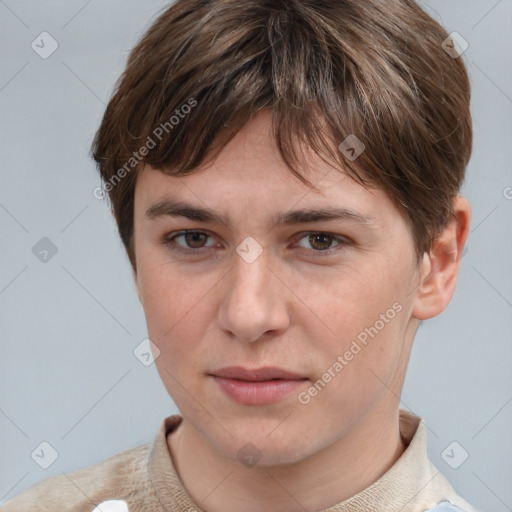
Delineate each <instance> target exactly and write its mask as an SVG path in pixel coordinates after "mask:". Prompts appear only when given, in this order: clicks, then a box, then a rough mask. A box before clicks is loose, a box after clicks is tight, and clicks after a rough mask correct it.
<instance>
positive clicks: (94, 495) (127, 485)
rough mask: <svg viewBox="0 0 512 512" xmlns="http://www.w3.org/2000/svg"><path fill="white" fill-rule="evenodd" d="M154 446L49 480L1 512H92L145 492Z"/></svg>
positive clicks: (1, 508) (129, 452) (18, 498)
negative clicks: (150, 453) (112, 502)
mask: <svg viewBox="0 0 512 512" xmlns="http://www.w3.org/2000/svg"><path fill="white" fill-rule="evenodd" d="M150 449H151V445H150V444H146V445H140V446H137V447H135V448H131V449H129V450H125V451H123V452H119V453H117V454H115V455H113V456H111V457H109V458H107V459H105V460H103V461H101V462H99V463H98V464H94V465H91V466H87V467H85V468H82V469H79V470H77V471H74V472H71V473H63V474H62V475H57V476H52V477H49V478H47V479H45V480H43V481H41V482H39V483H38V484H36V485H34V486H33V487H31V488H29V489H26V490H24V491H22V492H21V493H20V494H18V495H17V496H15V497H14V498H12V499H11V500H9V501H7V502H6V503H4V504H3V505H2V506H0V512H21V511H23V512H36V511H37V512H61V511H62V512H68V511H71V510H72V511H73V512H82V511H83V512H90V511H91V510H93V509H94V508H95V506H96V505H97V504H98V503H101V502H102V501H107V500H111V499H123V498H125V497H127V496H130V497H132V496H133V495H134V494H136V492H137V491H139V490H140V491H141V492H143V491H144V487H145V485H146V483H147V480H148V479H147V459H148V454H149V451H150Z"/></svg>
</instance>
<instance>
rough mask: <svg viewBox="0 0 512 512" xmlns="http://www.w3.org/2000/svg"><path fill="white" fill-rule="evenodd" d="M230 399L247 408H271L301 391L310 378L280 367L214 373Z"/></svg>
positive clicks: (234, 367) (229, 368)
mask: <svg viewBox="0 0 512 512" xmlns="http://www.w3.org/2000/svg"><path fill="white" fill-rule="evenodd" d="M210 376H212V377H213V379H214V380H215V382H216V383H217V385H218V386H219V388H220V389H221V390H222V391H223V392H224V393H225V395H227V396H228V397H229V398H230V399H232V400H233V401H235V402H236V403H239V404H244V405H267V404H271V403H274V402H277V401H279V400H281V399H282V398H284V397H285V396H286V395H289V394H290V393H291V392H292V391H294V390H297V388H299V387H300V386H302V385H303V384H304V382H306V381H307V380H308V379H307V378H306V377H304V376H301V375H299V374H297V373H294V372H291V371H288V370H285V369H282V368H276V367H265V368H258V369H247V368H243V367H241V366H230V367H227V368H221V369H219V370H216V371H214V372H212V373H211V374H210Z"/></svg>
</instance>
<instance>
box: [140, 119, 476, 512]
mask: <svg viewBox="0 0 512 512" xmlns="http://www.w3.org/2000/svg"><path fill="white" fill-rule="evenodd" d="M305 154H306V158H307V163H308V164H309V166H310V167H309V169H310V170H309V172H310V174H309V175H308V176H310V177H312V178H313V181H314V182H315V183H316V184H317V185H318V186H319V187H320V189H321V192H320V193H317V192H315V191H313V190H311V189H310V188H309V187H307V186H306V185H304V184H302V183H301V182H300V181H299V180H297V179H296V178H295V177H293V175H292V174H291V173H290V171H289V170H288V168H287V167H286V165H285V164H284V162H283V161H282V159H281V158H280V155H279V152H278V149H277V146H276V144H275V141H274V139H273V138H272V136H271V132H270V114H269V113H268V112H262V113H259V114H258V115H257V116H255V117H254V118H253V119H252V120H251V121H250V122H249V123H248V124H247V125H246V126H245V127H244V128H243V129H242V130H241V131H240V132H239V133H238V134H237V136H236V137H235V138H234V139H233V140H232V141H231V142H230V143H229V144H228V145H227V146H226V147H225V148H224V149H223V150H222V151H221V153H220V154H219V155H218V157H217V159H216V160H215V161H214V162H213V164H211V165H208V166H203V167H200V168H198V170H197V172H195V173H194V174H192V175H189V176H186V177H181V178H176V177H171V176H168V175H165V174H164V173H163V172H161V171H160V170H158V169H154V168H151V167H150V166H146V167H145V169H144V170H143V171H142V172H141V174H140V175H139V177H138V179H137V185H136V189H135V207H134V236H135V240H134V241H135V257H136V271H134V278H135V283H136V287H137V292H138V294H139V298H140V301H141V303H142V305H143V308H144V311H145V315H146V320H147V326H148V334H149V338H150V339H151V340H152V341H153V343H154V344H155V345H156V346H157V347H158V348H159V350H160V355H159V356H158V357H157V359H156V361H155V363H156V366H157V369H158V372H159V374H160V376H161V378H162V381H163V383H164V385H165V387H166V389H167V391H168V392H169V394H170V395H171V396H172V398H173V400H174V402H175V403H176V405H177V407H178V409H179V410H180V413H181V415H182V416H183V418H184V420H183V422H182V424H181V425H180V427H179V428H178V429H177V431H175V432H174V433H172V435H169V436H168V445H169V448H170V450H171V453H172V457H173V461H174V463H175V465H176V468H177V471H178V474H179V476H180V478H181V480H182V482H183V484H184V486H185V488H186V489H187V491H188V492H189V494H190V495H191V497H192V498H193V500H194V501H195V502H196V503H197V504H198V505H199V506H200V507H201V508H202V509H203V510H206V511H208V512H221V511H222V512H234V511H239V510H240V509H242V508H243V510H245V511H246V512H256V511H258V512H259V511H261V510H268V511H272V512H281V511H282V512H284V511H286V512H293V511H304V510H308V511H312V510H318V509H321V508H325V507H328V506H331V505H333V504H336V503H339V502H340V501H342V500H345V499H347V498H349V497H351V496H353V495H354V494H356V493H357V492H359V491H361V490H363V489H364V488H366V487H368V486H369V485H370V484H371V483H373V482H374V481H376V480H377V479H378V478H379V477H380V476H382V474H384V473H385V472H386V471H387V470H388V469H389V468H390V467H391V466H392V465H393V464H394V463H395V462H396V460H397V459H398V458H399V457H400V455H401V454H402V453H403V451H404V449H405V448H406V446H405V444H404V442H403V440H402V439H401V436H400V432H399V423H398V411H399V397H400V394H401V390H402V386H403V381H404V376H405V371H406V368H407V362H408V359H409V354H410V350H411V345H412V341H413V338H414V335H415V333H416V329H417V327H418V324H419V321H420V320H425V319H428V318H432V317H434V316H436V315H438V314H439V313H441V312H442V311H443V310H444V309H445V308H446V306H447V305H448V303H449V301H450V299H451V297H452V295H453V292H454V288H455V283H456V278H457V274H458V271H459V262H460V255H461V254H462V253H461V251H462V248H463V245H464V243H465V240H466V238H467V236H468V232H469V220H470V207H469V205H468V202H467V201H466V200H465V199H464V198H462V197H457V198H456V199H455V200H454V203H453V208H454V215H452V217H451V218H450V220H449V221H448V222H447V224H446V226H445V227H444V229H443V231H442V232H441V233H440V235H439V237H438V238H437V240H436V242H435V243H434V244H433V246H432V249H431V250H430V252H429V253H425V254H424V256H423V258H422V259H421V261H420V262H419V263H418V262H417V259H416V256H415V251H414V246H413V239H412V236H411V233H410V231H409V228H408V225H407V223H406V221H405V219H404V218H403V217H402V216H401V214H400V212H399V211H398V210H397V209H396V208H395V207H394V205H393V204H392V202H391V200H390V199H389V198H388V197H387V196H386V194H385V193H384V192H382V191H381V190H378V189H371V190H367V189H365V188H363V187H362V186H361V185H359V184H357V183H355V182H354V181H353V180H351V179H350V178H349V177H347V176H346V175H345V174H343V173H340V172H339V171H337V170H335V169H333V168H331V167H329V166H328V165H327V164H325V163H324V162H322V161H321V160H320V159H319V158H318V157H316V156H315V155H314V154H313V153H312V152H311V151H308V150H306V153H305ZM166 198H170V199H173V200H181V201H186V202H188V203H191V204H193V205H195V206H199V207H207V208H210V209H212V210H215V211H216V212H219V213H221V214H223V215H225V216H227V217H228V218H229V220H230V226H229V227H225V226H222V225H220V224H217V223H214V222H200V221H195V220H190V219H188V218H184V217H172V216H165V215H162V216H158V217H156V218H153V219H149V218H147V217H146V216H145V212H146V210H147V209H148V208H150V207H151V206H152V205H153V204H155V203H156V202H158V201H161V200H163V199H166ZM325 206H336V207H344V208H350V209H352V210H354V211H356V212H358V213H360V214H363V215H366V216H369V217H371V218H372V219H373V220H372V221H371V222H369V223H367V224H361V223H358V222H355V221H353V220H341V221H340V220H329V221H320V222H312V223H308V224H296V225H289V226H273V225H272V222H271V220H270V219H271V216H272V215H273V214H274V213H276V212H278V211H284V212H286V211H288V210H292V209H299V208H300V209H304V208H311V207H325ZM180 230H197V231H201V232H203V233H205V234H206V235H208V236H203V237H200V238H199V239H187V238H186V237H184V236H182V237H179V238H177V239H174V245H173V244H172V242H169V243H170V244H171V245H165V243H163V242H164V241H165V240H166V239H167V240H169V239H170V237H171V236H173V234H176V232H178V231H180ZM311 232H313V233H319V232H320V233H327V234H330V235H334V236H335V237H340V238H345V239H346V243H342V244H339V242H338V241H337V239H336V238H333V237H331V238H330V237H328V236H327V238H326V239H325V238H321V239H320V240H318V239H317V240H315V238H314V237H313V239H311V237H309V234H310V233H311ZM248 236H251V237H253V238H254V239H255V240H256V241H257V242H258V244H259V245H260V246H261V248H262V249H263V252H262V253H261V254H260V255H259V257H258V258H257V259H256V260H255V261H253V262H252V263H248V262H247V261H245V260H244V259H243V258H241V257H240V256H239V255H238V253H237V252H236V248H237V246H239V244H241V242H242V241H243V240H244V239H245V238H246V237H248ZM187 242H188V245H187ZM172 247H181V248H182V249H185V250H186V249H188V250H189V251H191V253H190V254H184V253H180V252H178V251H176V250H172ZM326 247H327V248H328V249H333V251H331V254H330V255H327V256H322V249H324V248H326ZM192 251H197V252H196V253H194V254H192ZM315 255H318V257H317V258H315V257H314V256H315ZM394 303H399V304H400V305H401V310H400V312H399V313H397V314H396V315H395V316H394V318H393V319H392V320H389V321H388V322H387V323H385V327H384V328H382V329H381V330H380V331H379V332H378V334H377V335H376V336H375V337H374V338H371V339H369V341H368V344H367V345H366V346H364V347H363V348H362V350H361V351H360V352H359V353H358V354H357V355H355V356H354V357H353V359H352V360H351V361H348V362H347V364H346V366H344V367H343V370H342V371H341V372H339V373H337V374H336V376H335V377H333V378H332V379H331V381H330V382H329V383H328V384H327V385H326V386H325V387H324V388H323V389H322V390H321V392H319V393H318V394H317V395H316V396H314V397H312V398H311V400H310V401H309V403H307V404H302V403H300V402H299V400H298V393H299V392H304V391H306V390H308V389H309V388H310V387H311V386H312V384H313V383H315V382H316V381H318V380H319V379H321V378H322V375H323V374H325V372H326V371H327V370H328V368H330V367H332V366H333V364H334V362H335V361H336V360H337V358H338V356H339V355H343V354H344V353H345V352H346V351H347V350H349V348H350V346H351V343H352V341H353V340H354V339H356V337H357V335H358V334H359V333H361V332H362V331H364V329H365V328H368V327H370V326H374V325H375V323H376V321H377V320H379V318H381V317H380V315H381V314H385V313H386V311H387V310H389V308H391V307H392V305H393V304H394ZM231 365H240V366H244V367H247V368H260V367H264V366H278V367H281V368H284V369H287V370H290V371H293V372H296V373H298V374H300V375H302V376H304V377H306V378H307V379H308V380H307V381H305V382H303V383H302V384H301V387H300V388H299V389H298V390H297V391H296V392H295V391H294V392H292V393H290V394H289V395H287V396H285V397H283V398H281V399H280V400H279V401H278V402H276V403H273V404H269V405H245V404H238V403H236V402H234V401H233V400H231V399H230V398H229V397H227V396H226V395H225V394H224V393H223V392H222V390H221V389H220V388H219V386H218V385H217V383H216V382H215V381H214V379H213V378H212V377H211V376H209V375H208V374H209V373H210V372H211V371H213V370H215V369H218V368H221V367H225V366H231ZM247 443H252V445H254V446H255V447H256V448H257V450H258V452H259V454H260V459H259V460H258V462H257V463H256V464H255V465H254V466H251V467H250V466H247V465H245V464H244V463H242V462H241V461H240V460H239V459H238V457H237V453H238V451H239V450H240V449H241V448H242V447H243V446H244V445H246V444H247ZM312 490H314V492H312Z"/></svg>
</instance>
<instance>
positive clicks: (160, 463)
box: [148, 410, 432, 512]
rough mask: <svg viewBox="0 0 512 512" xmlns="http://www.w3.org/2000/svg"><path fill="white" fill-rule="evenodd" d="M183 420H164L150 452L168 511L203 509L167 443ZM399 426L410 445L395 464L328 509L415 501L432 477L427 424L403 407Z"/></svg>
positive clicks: (393, 506)
mask: <svg viewBox="0 0 512 512" xmlns="http://www.w3.org/2000/svg"><path fill="white" fill-rule="evenodd" d="M182 420H183V417H182V416H180V415H179V414H175V415H172V416H168V417H167V418H165V419H164V420H163V422H162V424H161V426H160V429H159V431H158V434H157V435H156V437H155V440H154V443H153V445H152V447H151V451H150V454H149V467H148V470H149V477H150V479H151V481H152V483H153V485H154V487H155V491H156V494H157V496H158V499H159V501H160V502H161V504H162V508H163V509H164V510H165V511H166V512H167V511H168V512H188V511H189V510H197V511H200V510H201V508H200V507H198V505H197V504H196V503H194V501H193V500H192V498H191V497H190V495H189V494H188V492H187V491H186V489H185V488H184V486H183V483H182V482H181V480H180V478H179V476H178V474H177V472H176V468H175V466H174V464H173V460H172V456H171V453H170V451H169V447H168V444H167V436H168V435H169V434H171V433H172V432H173V431H175V430H176V428H177V427H178V426H179V425H180V423H181V422H182ZM399 426H400V434H401V435H402V438H403V439H404V442H405V444H406V445H407V448H406V449H405V451H404V453H403V454H402V455H401V456H400V458H399V459H398V460H397V461H396V462H395V464H394V465H393V466H392V467H391V468H390V469H388V471H386V472H385V473H384V474H383V475H382V476H381V477H380V478H379V479H378V480H377V481H376V482H374V483H373V484H371V485H370V486H369V487H367V488H366V489H363V490H362V491H360V492H359V493H357V494H356V495H354V496H352V497H351V498H348V499H346V500H344V501H342V502H340V503H338V504H336V505H332V506H331V507H328V508H327V509H324V512H363V511H364V512H371V511H378V512H393V511H395V512H396V511H397V510H401V509H403V508H404V507H405V506H406V505H407V504H408V503H411V502H413V501H414V499H415V498H416V497H417V495H418V494H419V493H420V492H421V490H422V489H423V488H424V487H425V486H426V485H427V484H428V483H429V480H431V479H432V475H431V472H430V466H429V460H428V455H427V434H426V425H425V422H424V421H423V420H422V419H421V418H420V417H418V416H416V415H415V414H412V413H411V412H408V411H405V410H400V412H399Z"/></svg>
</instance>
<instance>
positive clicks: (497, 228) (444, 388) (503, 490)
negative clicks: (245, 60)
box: [0, 0, 512, 512]
mask: <svg viewBox="0 0 512 512" xmlns="http://www.w3.org/2000/svg"><path fill="white" fill-rule="evenodd" d="M421 4H422V5H423V6H424V8H425V10H426V11H427V12H429V13H430V14H431V15H432V16H433V17H434V18H435V19H437V20H438V21H440V22H441V23H442V24H443V25H444V26H445V27H446V28H447V30H448V32H451V31H454V30H455V31H457V32H459V33H460V34H461V35H462V36H463V37H464V38H465V39H466V40H467V41H468V42H469V49H468V50H467V51H466V53H465V54H464V56H463V58H464V60H465V62H466V63H467V66H468V70H469V73H470V75H471V82H472V87H473V97H472V110H473V121H474V135H475V138H474V152H473V157H472V160H471V163H470V165H469V168H468V175H467V181H466V184H465V186H464V188H463V194H464V195H466V196H467V197H468V198H469V200H470V202H471V204H472V207H473V220H472V232H471V235H470V238H469V241H468V244H467V246H468V252H467V254H466V255H465V256H464V257H463V259H462V262H461V275H460V278H459V282H458V285H457V290H456V293H455V296H454V298H453V301H452V303H451V304H450V306H449V307H448V309H447V310H446V311H445V312H444V313H443V314H442V315H441V316H439V317H437V318H435V319H433V320H431V321H428V322H425V323H424V324H423V325H422V327H421V328H420V331H419V333H418V335H417V338H416V340H415V345H414V348H413V352H412V356H411V362H410V366H409V370H408V374H407V378H406V384H405V388H404V392H403V403H402V406H403V407H404V408H406V409H409V410H412V411H413V412H415V413H416V414H419V415H420V416H422V417H423V418H424V419H425V420H426V422H427V425H428V427H429V454H430V457H431V459H432V461H433V462H434V464H435V465H436V466H437V467H438V468H439V469H440V470H441V471H442V472H443V473H444V474H445V475H446V477H447V478H448V480H450V482H451V483H452V484H453V486H454V487H455V488H456V490H457V491H458V492H459V493H460V494H461V495H462V496H463V497H465V498H466V499H467V500H468V501H469V502H471V503H472V504H473V505H474V506H476V507H477V508H480V509H481V510H483V511H485V510H488V511H491V510H492V511H493V512H502V511H503V512H505V511H509V510H512V487H511V485H510V483H511V482H512V436H511V435H510V434H511V431H512V429H511V427H512V403H511V401H512V372H511V363H512V343H511V341H512V315H511V313H512V287H511V284H512V271H511V265H510V262H511V261H512V257H511V256H512V244H511V240H512V236H511V235H512V222H511V220H512V200H511V199H507V198H506V197H505V195H506V194H505V193H504V191H505V190H506V187H512V173H511V167H512V165H511V161H512V159H511V156H512V154H511V153H512V151H511V148H512V72H511V70H512V31H511V30H510V28H511V24H512V0H501V1H495V0H492V1H485V0H478V1H468V0H449V1H446V0H445V1H443V0H430V1H428V2H421ZM164 5H165V4H164V3H161V2H156V1H154V0H149V1H144V2H143V1H138V2H136V1H134V0H129V1H128V0H124V1H121V0H111V1H109V2H100V1H99V0H92V1H88V2H86V1H84V0H67V1H63V0H61V1H56V0H54V1H45V2H35V1H28V0H18V1H15V0H5V1H0V38H1V40H0V57H1V62H2V66H1V68H0V108H1V111H0V120H1V125H0V130H1V132H0V137H1V138H0V140H1V141H2V153H1V155H2V163H1V168H0V176H1V184H2V186H1V188H0V225H1V231H0V232H1V237H2V238H1V239H2V242H1V247H2V251H1V255H0V262H1V266H0V316H1V324H0V329H1V331H0V333H1V354H0V501H2V500H4V501H5V500H7V499H9V498H12V497H13V496H14V495H15V494H17V493H19V492H20V491H22V490H23V489H25V488H28V487H30V486H32V485H33V484H35V483H36V482H38V481H40V480H42V479H44V478H47V477H49V476H51V475H55V474H60V473H62V472H65V473H69V472H71V471H73V470H76V469H79V468H82V467H85V466H87V465H91V464H95V463H97V462H99V461H100V460H103V459H104V458H106V457H107V456H110V455H112V454H114V453H115V452H118V451H121V450H125V449H128V448H130V447H132V446H135V445H138V444H142V443H149V442H151V441H152V440H153V437H154V435H155V434H156V431H157V429H158V427H159V426H160V423H161V421H162V419H163V418H164V417H165V416H167V415H169V414H173V413H175V412H177V410H176V408H175V406H174V404H173V402H172V400H171V399H170V397H169V396H168V395H167V392H166V390H165V389H164V387H163V385H162V384H161V382H160V379H159V376H158V374H157V372H156V369H155V367H154V366H150V367H145V366H143V365H142V364H141V363H140V362H139V361H138V360H137V359H136V358H135V357H134V355H133V350H134V348H135V347H136V346H137V345H138V344H139V343H140V342H141V341H142V340H143V339H144V338H145V337H146V326H145V319H144V316H143V311H142V308H141V306H140V303H139V302H138V298H137V296H136V293H135V288H134V285H133V282H132V276H131V269H130V266H129V263H128V260H127V258H126V257H125V254H124V251H123V248H122V246H121V242H120V240H119V237H118V235H117V232H116V229H115V226H114V222H113V220H112V218H111V216H110V213H109V211H108V208H107V205H106V203H105V202H102V201H98V200H97V199H95V198H94V197H93V194H92V191H93V189H94V188H95V187H97V186H98V185H100V180H99V177H98V175H97V172H96V170H95V167H94V165H93V162H92V161H91V160H90V159H89V158H88V151H89V148H90V143H91V141H92V137H93V135H94V133H95V130H96V129H97V127H98V126H99V122H100V119H101V116H102V114H103V111H104V108H105V104H106V102H107V101H108V98H109V96H110V94H111V92H112V90H113V86H114V83H115V81H116V80H117V78H118V76H119V74H120V73H121V71H122V69H123V65H124V62H125V58H126V56H127V54H128V52H129V50H130V49H131V47H132V46H133V45H134V43H135V42H136V41H137V40H138V38H139V37H140V36H141V35H142V34H143V32H144V30H145V29H146V28H147V27H148V26H149V24H150V22H151V20H152V19H153V17H154V15H155V14H156V13H157V11H158V10H159V9H160V8H161V7H163V6H164ZM43 31H47V32H49V33H50V34H51V35H52V36H53V37H54V38H55V40H56V41H57V42H58V44H59V47H58V49H57V50H56V51H55V53H54V54H52V55H51V56H50V57H49V58H48V59H42V58H40V57H39V56H38V55H37V54H36V53H35V52H34V51H33V50H32V48H31V42H32V41H33V40H34V39H35V38H36V36H38V35H39V34H40V33H41V32H43ZM508 190H509V191H510V194H509V197H510V196H511V195H512V189H508ZM42 237H48V238H50V239H51V240H52V241H53V243H54V244H55V245H56V246H57V248H58V252H57V254H56V255H55V256H54V257H53V258H52V259H51V260H50V261H48V262H47V263H42V262H40V261H39V260H38V259H37V258H36V257H35V256H34V254H33V253H32V251H31V249H32V247H33V246H34V245H35V244H36V242H38V240H39V239H41V238H42ZM42 441H47V442H49V443H50V444H51V445H52V446H54V447H55V448H56V450H57V451H58V453H59V457H58V459H57V460H56V461H55V463H54V464H52V465H51V466H50V467H49V468H48V469H46V470H44V469H41V468H40V467H39V466H38V465H36V464H35V462H34V461H33V460H32V458H31V456H30V454H31V452H32V451H33V450H34V449H35V448H36V447H37V446H38V445H39V444H40V443H41V442H42ZM454 441H455V442H457V443H458V445H460V446H461V447H462V448H463V449H464V450H466V451H467V452H468V453H469V457H468V458H467V460H466V461H465V462H464V463H463V464H462V465H461V466H460V467H459V468H458V469H452V468H451V467H449V466H448V465H447V463H446V462H445V461H444V460H443V458H442V457H441V453H442V452H443V450H444V449H445V448H446V447H447V446H448V445H450V443H452V442H454ZM457 449H458V450H460V448H457ZM462 453H463V452H462V451H459V452H458V453H457V457H460V456H461V454H462Z"/></svg>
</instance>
